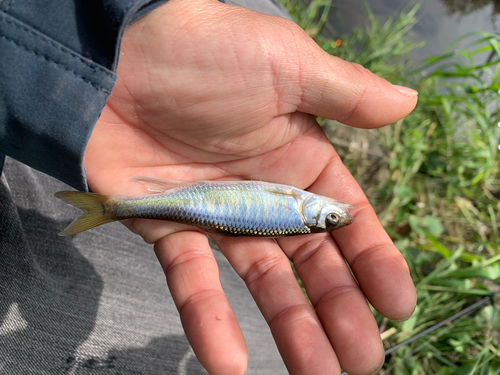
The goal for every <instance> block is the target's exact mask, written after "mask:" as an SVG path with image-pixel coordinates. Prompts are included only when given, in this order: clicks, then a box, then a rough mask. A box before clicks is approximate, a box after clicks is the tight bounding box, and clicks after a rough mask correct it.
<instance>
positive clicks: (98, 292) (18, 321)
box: [0, 158, 286, 375]
mask: <svg viewBox="0 0 500 375" xmlns="http://www.w3.org/2000/svg"><path fill="white" fill-rule="evenodd" d="M67 188H68V187H67V186H66V185H64V184H63V183H62V182H59V181H57V180H55V179H53V178H51V177H48V176H47V175H44V174H42V173H40V172H38V171H35V170H34V169H31V168H29V167H27V166H26V165H23V164H21V163H19V162H17V161H15V160H13V159H9V158H7V160H6V163H5V168H4V174H3V176H2V179H1V183H0V296H1V298H0V374H5V375H7V374H8V375H17V374H63V373H64V374H202V373H205V371H204V370H203V369H202V367H201V365H200V364H199V363H198V361H197V360H196V357H195V356H194V355H193V353H192V351H191V348H190V346H189V344H188V342H187V340H186V338H185V336H184V333H183V330H182V327H181V324H180V320H179V317H178V313H177V310H176V308H175V305H174V303H173V301H172V299H171V297H170V295H169V293H168V289H167V286H166V282H165V277H164V275H163V272H162V270H161V267H160V265H159V263H158V261H157V260H156V258H155V255H154V252H153V250H152V247H151V246H150V245H147V244H145V243H144V242H143V241H142V239H141V238H140V237H138V236H135V235H133V234H132V233H131V232H129V231H128V230H127V229H126V228H125V227H124V226H122V225H121V224H119V223H114V224H108V225H106V226H103V227H99V228H95V229H93V230H91V231H88V232H84V233H81V234H79V235H77V236H73V237H59V236H57V233H58V232H59V231H60V230H61V229H63V228H64V227H65V226H66V225H67V224H68V223H69V222H70V221H71V220H72V219H73V218H74V217H75V214H76V213H77V212H78V211H75V210H73V209H71V208H70V207H69V206H67V205H65V204H64V203H62V202H60V201H59V200H57V199H55V198H54V197H53V194H54V192H56V191H59V190H64V189H67ZM215 256H216V258H217V261H218V263H219V267H220V275H221V276H220V277H221V282H222V284H223V287H224V290H225V291H226V294H227V295H228V298H229V300H230V302H231V304H232V306H233V308H234V310H235V313H236V315H237V317H238V320H239V322H240V325H241V328H242V329H243V332H244V334H245V337H246V339H247V344H248V350H249V371H248V373H249V374H285V373H286V370H285V368H284V365H283V363H282V360H281V358H280V357H279V354H278V352H277V349H276V346H275V344H274V341H273V340H272V337H271V334H270V331H269V328H268V327H267V325H266V323H265V321H264V319H263V318H262V316H261V314H260V312H259V310H258V309H257V307H256V305H255V303H254V301H253V299H252V298H251V296H250V294H249V293H248V291H247V289H246V287H245V285H244V283H243V281H242V280H241V279H240V278H239V277H238V276H237V275H236V273H235V272H234V271H233V270H232V268H231V267H230V266H229V264H228V262H227V261H226V260H225V258H224V257H223V256H222V255H221V254H220V253H219V252H215Z"/></svg>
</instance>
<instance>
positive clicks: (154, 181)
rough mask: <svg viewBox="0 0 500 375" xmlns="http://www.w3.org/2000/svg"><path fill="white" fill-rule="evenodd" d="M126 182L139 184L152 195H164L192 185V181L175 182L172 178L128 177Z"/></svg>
mask: <svg viewBox="0 0 500 375" xmlns="http://www.w3.org/2000/svg"><path fill="white" fill-rule="evenodd" d="M125 180H126V181H132V182H140V183H141V184H143V185H145V186H146V187H147V189H148V190H149V191H151V192H154V193H164V192H166V191H168V190H172V189H175V188H179V187H183V186H187V185H192V184H194V182H193V181H184V180H175V179H173V178H161V177H142V176H141V177H130V178H126V179H125Z"/></svg>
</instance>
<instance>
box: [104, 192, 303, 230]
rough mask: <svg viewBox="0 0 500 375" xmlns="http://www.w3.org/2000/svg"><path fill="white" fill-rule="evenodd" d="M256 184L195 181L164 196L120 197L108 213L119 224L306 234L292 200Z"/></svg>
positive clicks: (295, 202)
mask: <svg viewBox="0 0 500 375" xmlns="http://www.w3.org/2000/svg"><path fill="white" fill-rule="evenodd" d="M261 185H262V183H259V182H255V184H245V185H241V186H239V187H238V186H235V185H234V184H233V183H229V184H222V183H217V184H213V183H210V182H206V183H199V184H195V185H188V186H186V187H182V188H178V189H174V190H172V191H170V192H167V193H164V194H158V195H151V196H146V197H140V198H133V197H130V198H126V199H125V198H121V199H119V200H115V202H114V205H113V211H114V212H115V215H116V218H117V219H118V220H122V219H127V218H130V217H136V218H154V219H162V220H169V221H176V222H181V223H185V224H190V225H195V226H198V227H200V228H203V229H205V230H206V231H209V232H216V233H221V234H226V235H231V234H232V235H243V234H253V235H257V236H266V237H271V236H276V235H288V234H298V233H310V229H309V228H308V227H307V226H306V225H304V222H303V220H302V217H301V215H300V212H299V209H298V207H297V201H296V200H295V199H294V198H293V197H291V196H289V195H285V194H282V195H276V194H273V193H269V192H267V191H266V190H265V189H262V186H261ZM243 207H244V208H243ZM277 222H279V223H280V224H281V225H277V224H276V223H277Z"/></svg>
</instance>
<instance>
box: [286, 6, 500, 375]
mask: <svg viewBox="0 0 500 375" xmlns="http://www.w3.org/2000/svg"><path fill="white" fill-rule="evenodd" d="M281 2H282V4H283V5H284V6H285V7H286V8H287V9H288V11H289V12H290V13H291V14H292V16H293V17H294V19H295V21H296V22H297V23H298V24H299V25H300V26H301V27H302V28H303V29H304V30H306V32H307V33H308V34H309V35H310V36H311V37H313V39H315V41H316V42H317V43H318V44H319V45H320V46H321V47H323V49H324V50H325V51H327V52H328V53H330V54H332V55H335V56H338V57H341V58H343V59H345V60H348V61H352V62H357V63H359V64H362V65H363V66H365V67H366V68H368V69H370V70H371V71H372V72H374V73H376V74H378V75H380V76H382V77H384V78H386V79H387V80H389V82H391V83H393V84H400V85H405V86H409V87H412V88H414V89H416V90H417V91H419V103H418V105H417V108H416V109H415V110H414V111H413V112H412V113H411V114H410V115H409V116H408V117H406V118H405V119H403V120H401V121H399V122H397V123H396V124H392V125H390V126H387V127H385V128H382V129H376V130H359V129H352V128H350V127H347V126H344V125H341V124H338V123H335V122H334V121H329V120H325V119H318V121H319V123H320V124H321V125H322V126H323V128H324V130H325V132H326V133H327V135H328V136H329V138H330V141H331V142H332V144H333V145H334V146H335V148H336V150H337V152H338V153H339V154H340V155H341V157H342V159H343V161H344V163H345V164H346V165H347V167H348V168H349V170H350V171H351V173H353V175H354V176H355V177H356V179H357V180H358V182H359V183H360V184H361V186H362V187H363V189H364V191H365V192H366V194H367V196H368V198H369V200H370V202H371V203H372V205H373V206H374V207H375V210H376V211H377V213H378V215H379V218H380V220H381V222H382V223H383V225H384V227H385V228H386V230H387V232H388V233H389V234H390V235H391V237H392V238H393V240H394V241H395V243H396V246H397V247H398V249H399V250H400V251H401V252H402V253H403V255H404V257H405V259H406V260H407V262H408V264H409V266H410V269H411V273H412V277H413V279H414V282H415V285H416V287H417V292H418V306H417V309H416V311H415V313H414V314H413V316H412V317H411V318H410V319H409V320H408V321H406V322H393V321H388V320H386V319H385V318H383V317H382V316H380V315H379V314H378V313H377V312H375V311H374V314H375V316H376V318H377V321H378V322H379V326H380V329H381V334H382V337H383V338H384V345H385V346H386V348H387V349H390V348H392V347H394V346H395V345H397V344H399V343H402V342H404V341H405V340H407V339H409V338H411V337H414V336H416V335H418V334H419V333H421V332H424V331H425V330H426V329H428V328H430V327H432V326H434V325H436V324H438V323H439V322H442V321H444V320H445V319H446V318H448V317H450V316H452V315H454V314H455V313H458V312H460V311H461V310H462V309H464V308H466V307H467V306H470V305H472V304H474V303H475V302H477V301H479V300H481V298H484V297H485V296H489V297H490V300H484V302H485V303H482V304H480V306H478V307H476V308H475V309H473V310H472V311H470V312H468V313H467V314H464V315H462V316H460V317H458V318H456V319H454V320H452V321H449V322H447V323H446V324H444V325H443V326H442V327H440V328H439V329H436V330H434V331H432V332H430V333H428V334H425V335H423V336H422V337H420V338H418V339H417V340H415V341H413V342H411V343H409V344H407V345H404V346H402V347H401V348H399V349H398V350H395V351H394V352H392V353H391V354H390V355H388V356H387V357H386V363H385V366H384V368H383V369H382V370H381V371H380V373H379V374H404V375H406V374H443V375H444V374H485V375H486V374H488V375H493V374H500V295H499V294H498V291H499V290H500V203H499V198H500V149H499V142H500V118H499V110H500V36H499V35H495V34H489V33H486V32H475V33H470V34H467V35H464V36H462V37H460V38H459V39H457V41H456V42H455V43H453V44H452V45H450V46H449V47H448V48H447V49H446V50H445V51H443V53H442V54H441V55H438V56H433V57H430V58H427V59H425V60H423V61H415V60H411V59H410V57H409V56H410V52H411V51H412V50H415V49H417V48H419V47H420V46H421V45H422V43H421V42H415V41H412V40H411V39H410V38H409V36H408V32H409V31H410V30H411V28H412V27H413V26H414V25H415V23H416V19H417V14H418V6H416V7H414V8H411V9H408V10H407V11H405V12H402V13H401V14H397V15H393V16H392V17H389V19H388V20H385V21H384V22H381V21H380V20H378V19H376V18H375V17H374V16H373V14H372V13H371V11H370V9H369V8H367V16H368V19H369V26H368V27H367V28H364V29H360V28H359V29H354V30H353V31H352V32H351V33H350V34H349V35H328V34H327V33H325V32H324V26H325V24H326V22H327V19H328V18H327V12H328V11H329V10H331V7H332V5H331V1H330V0H314V1H310V2H309V1H308V2H307V3H308V5H304V3H303V1H301V0H281ZM495 293H497V294H495Z"/></svg>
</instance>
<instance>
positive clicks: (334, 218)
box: [326, 213, 340, 227]
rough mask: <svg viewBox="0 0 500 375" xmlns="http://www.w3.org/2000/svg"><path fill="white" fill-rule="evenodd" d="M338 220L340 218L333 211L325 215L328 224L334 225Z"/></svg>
mask: <svg viewBox="0 0 500 375" xmlns="http://www.w3.org/2000/svg"><path fill="white" fill-rule="evenodd" d="M339 221H340V219H339V217H338V215H336V214H334V213H329V214H328V215H326V222H327V223H328V224H329V226H332V227H334V226H336V225H337V224H338V223H339Z"/></svg>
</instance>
